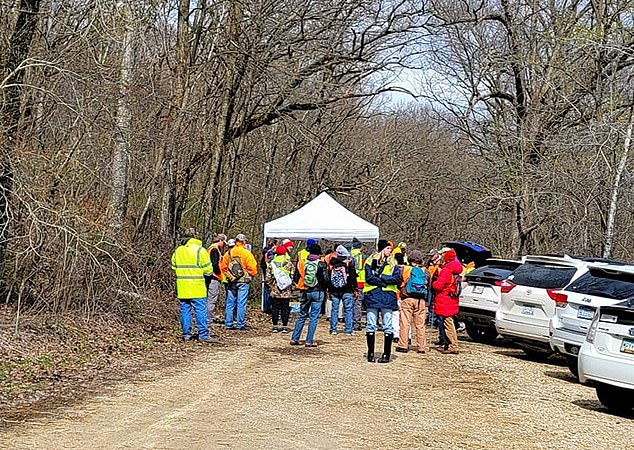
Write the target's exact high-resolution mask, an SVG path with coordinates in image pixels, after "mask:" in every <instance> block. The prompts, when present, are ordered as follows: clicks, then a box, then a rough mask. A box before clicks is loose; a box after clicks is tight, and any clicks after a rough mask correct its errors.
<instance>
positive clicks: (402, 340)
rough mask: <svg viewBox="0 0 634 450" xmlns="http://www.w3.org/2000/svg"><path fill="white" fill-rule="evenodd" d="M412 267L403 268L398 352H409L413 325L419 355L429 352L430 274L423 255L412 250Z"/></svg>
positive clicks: (410, 260) (410, 257) (410, 256)
mask: <svg viewBox="0 0 634 450" xmlns="http://www.w3.org/2000/svg"><path fill="white" fill-rule="evenodd" d="M409 262H410V265H408V266H405V267H403V282H402V283H401V303H400V305H399V314H400V317H399V321H400V335H399V340H398V345H397V347H396V351H397V352H401V353H407V351H408V350H409V346H408V342H409V339H408V338H409V336H408V334H409V329H410V326H411V325H412V323H413V324H414V326H415V328H416V347H417V349H418V353H425V352H426V351H427V337H426V335H425V316H426V315H427V307H426V304H425V302H426V300H427V290H428V289H427V288H428V285H429V274H428V273H427V270H426V269H425V267H424V266H423V253H422V252H421V251H419V250H412V252H411V253H410V255H409Z"/></svg>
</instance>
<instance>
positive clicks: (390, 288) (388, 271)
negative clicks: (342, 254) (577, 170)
mask: <svg viewBox="0 0 634 450" xmlns="http://www.w3.org/2000/svg"><path fill="white" fill-rule="evenodd" d="M374 259H378V258H377V255H376V254H375V255H372V256H371V257H370V258H368V259H367V260H366V261H365V265H366V266H370V270H372V269H371V268H372V261H373V260H374ZM394 267H395V266H393V265H392V264H386V265H385V267H383V271H382V272H381V275H388V276H389V275H392V273H393V272H394ZM364 271H365V267H364ZM377 287H378V286H373V285H371V284H368V282H367V281H366V283H365V286H364V287H363V293H366V292H370V291H371V290H373V289H376V288H377ZM381 289H382V290H383V291H386V292H394V293H395V294H396V293H398V286H396V285H395V284H388V285H387V286H385V287H384V288H381Z"/></svg>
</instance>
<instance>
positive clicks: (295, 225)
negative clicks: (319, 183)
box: [264, 192, 379, 242]
mask: <svg viewBox="0 0 634 450" xmlns="http://www.w3.org/2000/svg"><path fill="white" fill-rule="evenodd" d="M269 237H276V238H282V237H284V238H289V239H309V238H315V239H327V240H331V241H343V240H352V238H353V237H356V238H357V239H359V240H360V241H365V242H368V241H376V240H377V239H378V238H379V227H377V226H376V225H372V224H371V223H370V222H368V221H366V220H363V219H362V218H361V217H359V216H357V215H355V214H353V213H352V212H350V211H348V210H347V209H346V208H344V207H343V206H341V205H340V204H339V203H337V201H336V200H335V199H333V198H332V197H331V196H330V195H328V194H327V193H325V192H322V193H321V194H319V195H318V196H317V197H315V198H314V199H313V200H311V201H310V202H308V203H306V204H305V205H304V206H302V207H301V208H299V209H298V210H296V211H293V212H292V213H290V214H287V215H286V216H283V217H280V218H279V219H276V220H273V221H271V222H267V223H266V224H264V238H265V239H266V238H269Z"/></svg>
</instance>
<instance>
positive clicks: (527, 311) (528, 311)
mask: <svg viewBox="0 0 634 450" xmlns="http://www.w3.org/2000/svg"><path fill="white" fill-rule="evenodd" d="M522 314H524V315H527V316H533V315H535V308H533V307H532V306H524V307H522Z"/></svg>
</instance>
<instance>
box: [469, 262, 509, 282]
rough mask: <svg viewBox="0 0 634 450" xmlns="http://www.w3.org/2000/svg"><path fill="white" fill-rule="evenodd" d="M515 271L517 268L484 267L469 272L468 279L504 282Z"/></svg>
mask: <svg viewBox="0 0 634 450" xmlns="http://www.w3.org/2000/svg"><path fill="white" fill-rule="evenodd" d="M513 270H515V268H508V267H504V266H498V265H490V266H483V267H478V268H477V269H474V270H472V271H471V272H469V274H468V275H467V277H468V278H471V277H490V278H495V279H497V280H504V279H505V278H506V277H508V276H509V275H510V274H511V273H513Z"/></svg>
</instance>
